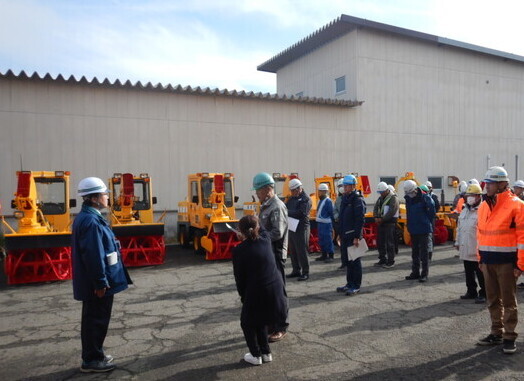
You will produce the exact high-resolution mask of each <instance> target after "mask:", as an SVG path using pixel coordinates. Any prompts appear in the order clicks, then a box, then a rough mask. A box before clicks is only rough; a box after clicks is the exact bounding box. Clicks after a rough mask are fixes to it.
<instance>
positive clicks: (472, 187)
mask: <svg viewBox="0 0 524 381" xmlns="http://www.w3.org/2000/svg"><path fill="white" fill-rule="evenodd" d="M466 194H482V188H481V187H480V185H478V184H469V185H468V188H467V189H466Z"/></svg>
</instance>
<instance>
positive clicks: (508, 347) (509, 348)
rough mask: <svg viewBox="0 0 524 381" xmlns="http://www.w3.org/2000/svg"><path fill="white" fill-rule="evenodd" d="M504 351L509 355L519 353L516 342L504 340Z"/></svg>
mask: <svg viewBox="0 0 524 381" xmlns="http://www.w3.org/2000/svg"><path fill="white" fill-rule="evenodd" d="M502 351H503V352H504V353H505V354H507V355H512V354H513V353H515V352H516V351H517V346H516V345H515V340H507V339H504V342H503V347H502Z"/></svg>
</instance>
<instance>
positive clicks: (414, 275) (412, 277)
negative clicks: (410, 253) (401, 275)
mask: <svg viewBox="0 0 524 381" xmlns="http://www.w3.org/2000/svg"><path fill="white" fill-rule="evenodd" d="M419 278H420V275H416V274H409V275H408V276H407V277H406V280H416V279H419Z"/></svg>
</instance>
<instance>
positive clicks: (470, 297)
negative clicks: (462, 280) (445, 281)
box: [460, 292, 477, 300]
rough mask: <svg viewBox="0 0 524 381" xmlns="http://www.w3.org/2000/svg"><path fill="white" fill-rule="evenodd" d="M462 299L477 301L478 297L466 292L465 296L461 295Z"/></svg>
mask: <svg viewBox="0 0 524 381" xmlns="http://www.w3.org/2000/svg"><path fill="white" fill-rule="evenodd" d="M460 299H462V300H465V299H477V296H476V295H471V294H469V293H467V292H466V293H465V294H464V295H460Z"/></svg>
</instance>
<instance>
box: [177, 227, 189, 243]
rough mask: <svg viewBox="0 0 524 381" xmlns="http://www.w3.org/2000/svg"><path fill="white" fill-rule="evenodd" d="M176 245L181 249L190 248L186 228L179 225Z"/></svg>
mask: <svg viewBox="0 0 524 381" xmlns="http://www.w3.org/2000/svg"><path fill="white" fill-rule="evenodd" d="M178 243H179V244H180V246H182V247H185V248H188V247H190V244H189V233H188V231H187V228H186V227H185V226H184V225H180V226H179V227H178Z"/></svg>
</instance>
